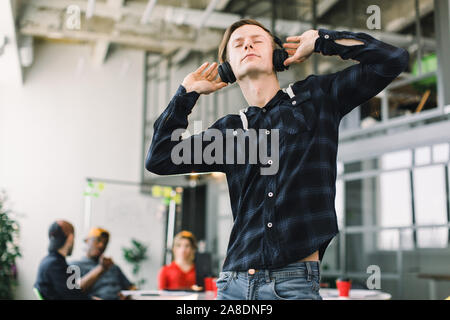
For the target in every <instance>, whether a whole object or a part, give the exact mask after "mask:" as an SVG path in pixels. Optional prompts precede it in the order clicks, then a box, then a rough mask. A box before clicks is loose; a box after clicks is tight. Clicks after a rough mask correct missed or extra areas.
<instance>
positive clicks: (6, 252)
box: [0, 190, 21, 300]
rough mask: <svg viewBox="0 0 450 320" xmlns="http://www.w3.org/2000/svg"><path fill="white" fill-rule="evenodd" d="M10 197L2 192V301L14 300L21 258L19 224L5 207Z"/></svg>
mask: <svg viewBox="0 0 450 320" xmlns="http://www.w3.org/2000/svg"><path fill="white" fill-rule="evenodd" d="M7 200H8V197H7V195H6V192H5V191H4V190H2V191H0V299H1V300H3V299H12V298H13V288H14V286H16V285H17V279H16V278H17V277H16V275H17V273H16V270H17V269H16V258H18V257H21V254H20V249H19V245H18V240H19V224H18V223H17V222H16V221H15V220H14V219H13V218H12V215H13V213H12V212H11V210H9V209H7V208H6V207H5V205H6V201H7Z"/></svg>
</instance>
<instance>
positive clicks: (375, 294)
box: [121, 288, 391, 300]
mask: <svg viewBox="0 0 450 320" xmlns="http://www.w3.org/2000/svg"><path fill="white" fill-rule="evenodd" d="M121 293H122V294H123V295H125V296H131V298H132V299H134V300H214V298H215V297H214V292H212V291H206V292H192V291H165V290H135V291H133V290H125V291H121ZM319 293H320V295H321V296H322V298H323V300H389V299H391V295H390V294H389V293H386V292H381V291H379V290H362V289H351V290H350V297H349V298H342V297H339V295H338V291H337V289H325V288H324V289H320V291H319Z"/></svg>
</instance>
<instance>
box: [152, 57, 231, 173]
mask: <svg viewBox="0 0 450 320" xmlns="http://www.w3.org/2000/svg"><path fill="white" fill-rule="evenodd" d="M207 66H208V63H204V64H203V65H201V66H200V67H199V68H198V69H197V70H196V71H194V72H192V73H190V74H189V75H188V76H186V78H185V79H184V80H183V83H182V84H181V85H180V86H179V87H178V90H177V91H176V93H175V95H174V96H173V98H172V100H171V101H170V103H169V105H168V106H167V108H166V109H165V110H164V112H163V113H162V114H161V115H160V116H159V117H158V119H156V121H155V123H154V125H153V129H154V132H153V139H152V143H151V145H150V148H149V150H148V153H147V157H146V160H145V168H146V169H147V170H148V171H150V172H153V173H156V174H159V175H171V174H181V173H191V172H214V171H219V172H224V170H225V169H224V164H223V161H221V162H222V163H210V164H208V163H205V162H204V161H203V159H202V155H203V151H204V150H205V148H206V147H207V146H208V145H209V144H210V143H212V141H214V140H215V139H217V137H215V136H214V132H213V130H211V129H216V128H217V129H218V124H219V123H218V122H216V123H215V124H214V125H212V126H211V127H210V128H209V130H206V131H204V132H202V133H200V134H196V135H192V136H190V137H188V138H186V139H184V140H182V141H181V140H178V139H175V138H179V139H181V133H182V132H183V131H184V130H186V128H187V127H188V116H189V114H190V113H191V111H192V108H193V107H194V105H195V103H196V102H197V100H198V98H199V96H200V94H209V93H211V92H214V91H216V90H219V89H221V88H223V87H225V86H226V85H227V84H226V83H224V82H222V81H221V80H220V77H218V78H217V79H216V77H217V74H218V72H217V64H216V63H213V64H212V65H211V66H210V67H209V68H208V69H207V70H206V71H205V69H206V67H207ZM210 133H212V135H210ZM216 133H217V131H216ZM183 146H184V147H183ZM184 151H187V152H188V153H189V154H185V153H184ZM174 156H175V157H176V158H177V159H179V158H180V157H181V158H183V161H182V162H181V163H180V162H179V161H178V160H177V161H174V160H175V159H174ZM186 159H188V161H185V160H186Z"/></svg>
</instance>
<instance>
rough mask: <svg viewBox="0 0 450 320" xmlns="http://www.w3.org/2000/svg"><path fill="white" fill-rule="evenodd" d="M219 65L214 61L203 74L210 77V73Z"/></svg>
mask: <svg viewBox="0 0 450 320" xmlns="http://www.w3.org/2000/svg"><path fill="white" fill-rule="evenodd" d="M216 66H217V63H216V62H214V63H213V64H212V65H210V66H209V68H208V69H207V70H206V71H205V73H204V74H203V75H204V76H205V77H206V78H208V77H209V75H210V74H211V73H212V72H213V70H214V68H215V67H216Z"/></svg>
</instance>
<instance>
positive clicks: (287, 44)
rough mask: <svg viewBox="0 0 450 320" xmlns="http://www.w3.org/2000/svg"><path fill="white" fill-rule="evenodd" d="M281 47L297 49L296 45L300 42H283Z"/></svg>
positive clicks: (298, 45)
mask: <svg viewBox="0 0 450 320" xmlns="http://www.w3.org/2000/svg"><path fill="white" fill-rule="evenodd" d="M283 47H285V48H288V49H297V48H298V47H300V43H298V42H297V43H283Z"/></svg>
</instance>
